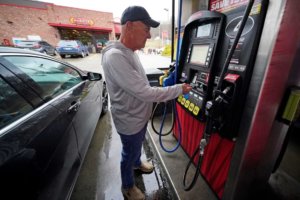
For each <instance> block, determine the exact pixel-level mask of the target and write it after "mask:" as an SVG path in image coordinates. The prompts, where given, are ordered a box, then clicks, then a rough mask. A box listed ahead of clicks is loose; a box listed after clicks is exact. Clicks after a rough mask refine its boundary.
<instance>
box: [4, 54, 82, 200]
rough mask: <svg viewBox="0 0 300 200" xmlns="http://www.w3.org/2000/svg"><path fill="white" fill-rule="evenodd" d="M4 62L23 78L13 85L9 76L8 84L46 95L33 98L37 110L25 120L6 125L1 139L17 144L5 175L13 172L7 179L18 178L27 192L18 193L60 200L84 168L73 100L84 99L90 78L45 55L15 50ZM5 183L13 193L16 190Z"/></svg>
mask: <svg viewBox="0 0 300 200" xmlns="http://www.w3.org/2000/svg"><path fill="white" fill-rule="evenodd" d="M0 61H1V63H2V68H3V69H2V70H3V71H4V70H6V72H7V73H8V72H9V73H11V76H15V79H16V80H20V81H21V83H18V84H12V83H11V82H9V80H13V79H9V80H5V81H6V82H7V83H8V84H9V85H13V86H14V87H15V88H18V87H20V86H24V85H25V86H28V87H27V88H30V89H31V90H32V91H33V94H35V95H36V96H38V97H39V98H40V99H41V101H40V102H36V103H31V104H32V105H33V106H32V107H33V110H32V111H31V112H29V113H28V114H27V115H25V116H24V118H22V120H21V122H19V121H17V122H18V123H16V124H14V123H15V122H13V123H12V124H9V125H8V126H7V127H8V128H7V127H5V128H4V131H3V130H2V129H1V132H0V134H1V133H2V137H1V142H2V143H3V144H6V143H7V141H10V140H12V138H14V139H15V140H14V144H17V147H18V148H17V147H15V148H17V150H16V151H17V152H15V153H14V154H13V156H11V157H10V158H7V159H5V162H4V163H3V165H2V166H1V167H2V168H1V169H5V170H4V171H3V172H2V174H3V173H4V172H6V171H8V172H9V173H7V175H8V174H10V175H9V176H8V177H7V179H9V178H10V177H13V179H12V180H11V182H17V183H19V185H18V189H19V190H21V191H24V193H13V194H14V195H17V196H18V195H19V194H21V195H22V199H24V198H25V199H26V196H24V194H26V195H27V196H28V197H29V198H30V199H59V198H62V197H64V196H67V195H69V194H68V193H69V190H70V188H71V185H72V184H73V182H74V179H75V177H76V176H75V175H76V174H77V171H78V170H79V167H80V157H79V153H78V146H77V145H78V144H77V143H78V141H77V137H76V133H75V129H74V127H73V125H72V120H73V118H74V116H75V115H76V106H74V105H75V104H76V103H75V104H74V103H73V102H78V101H79V99H80V95H81V93H82V89H83V85H84V83H85V81H83V80H82V79H81V77H80V75H79V73H78V72H77V71H76V70H73V69H72V68H70V67H68V66H66V65H64V64H61V63H59V62H55V61H52V60H48V59H46V58H42V57H31V56H22V55H16V56H14V55H11V56H3V58H2V59H0ZM1 74H2V73H1ZM15 79H14V80H15ZM19 163H23V164H19ZM1 169H0V171H1ZM14 173H15V175H14ZM0 174H1V173H0ZM19 174H21V176H19ZM7 179H5V180H7ZM10 186H12V185H10ZM22 186H23V187H24V188H23V189H22ZM5 188H7V191H10V192H9V193H11V192H12V190H16V189H17V188H14V187H5ZM68 189H69V190H68ZM11 194H12V193H11Z"/></svg>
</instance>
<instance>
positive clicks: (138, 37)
mask: <svg viewBox="0 0 300 200" xmlns="http://www.w3.org/2000/svg"><path fill="white" fill-rule="evenodd" d="M133 27H134V28H133V34H132V35H133V37H134V39H133V42H134V46H135V47H136V49H141V48H144V47H145V44H146V41H147V39H150V38H151V35H150V27H149V26H147V25H145V24H144V23H143V22H141V21H135V22H133Z"/></svg>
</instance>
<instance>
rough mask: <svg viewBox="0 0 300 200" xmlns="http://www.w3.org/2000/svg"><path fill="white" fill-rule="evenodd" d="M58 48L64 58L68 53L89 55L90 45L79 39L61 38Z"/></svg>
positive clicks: (71, 54)
mask: <svg viewBox="0 0 300 200" xmlns="http://www.w3.org/2000/svg"><path fill="white" fill-rule="evenodd" d="M56 49H57V51H58V53H59V55H60V56H61V57H62V58H65V57H66V55H70V56H80V57H82V58H84V57H85V56H88V55H89V51H88V47H87V46H85V45H83V44H82V43H81V42H80V41H79V40H60V41H59V42H58V44H57V48H56Z"/></svg>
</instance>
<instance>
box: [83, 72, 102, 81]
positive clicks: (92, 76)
mask: <svg viewBox="0 0 300 200" xmlns="http://www.w3.org/2000/svg"><path fill="white" fill-rule="evenodd" d="M86 79H89V80H90V81H100V80H102V74H99V73H94V72H88V73H87V77H86Z"/></svg>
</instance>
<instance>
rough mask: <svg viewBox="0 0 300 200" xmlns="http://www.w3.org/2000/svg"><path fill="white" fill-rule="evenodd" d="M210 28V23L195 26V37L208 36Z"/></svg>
mask: <svg viewBox="0 0 300 200" xmlns="http://www.w3.org/2000/svg"><path fill="white" fill-rule="evenodd" d="M210 29H211V24H206V25H202V26H199V27H198V28H197V35H196V37H197V38H201V37H208V36H210Z"/></svg>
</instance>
